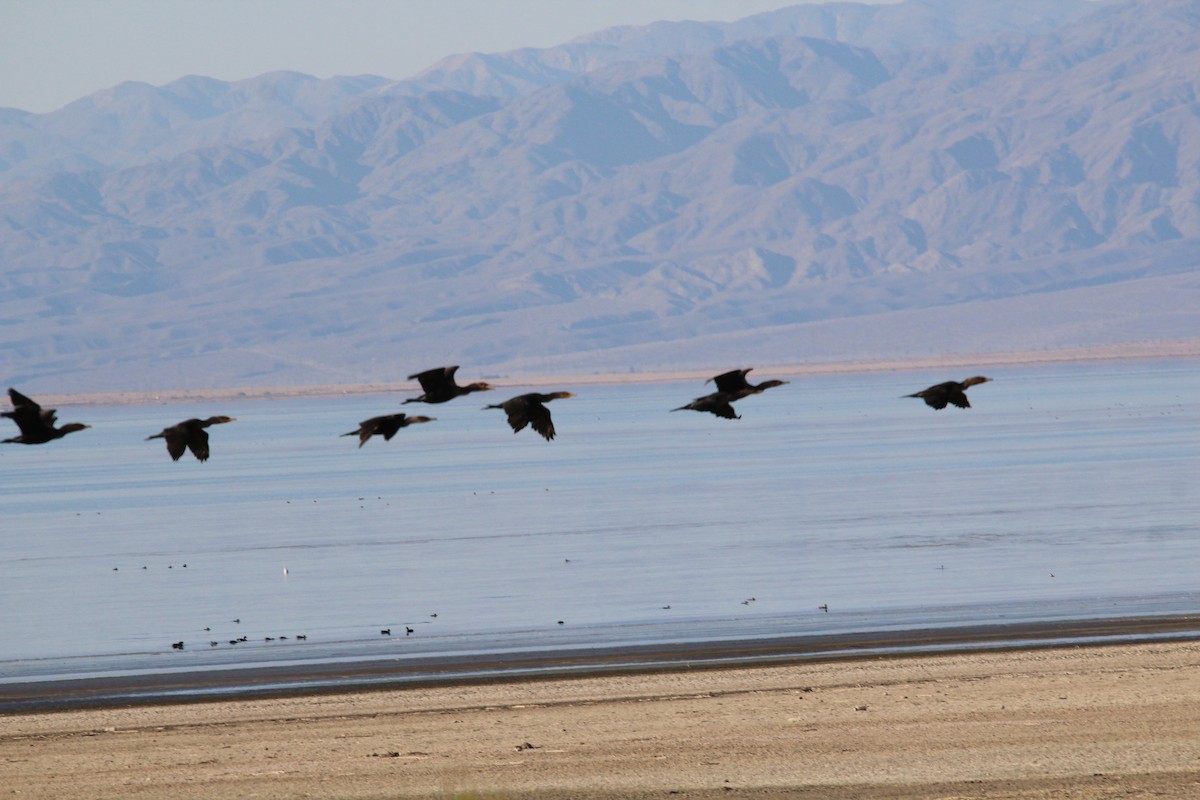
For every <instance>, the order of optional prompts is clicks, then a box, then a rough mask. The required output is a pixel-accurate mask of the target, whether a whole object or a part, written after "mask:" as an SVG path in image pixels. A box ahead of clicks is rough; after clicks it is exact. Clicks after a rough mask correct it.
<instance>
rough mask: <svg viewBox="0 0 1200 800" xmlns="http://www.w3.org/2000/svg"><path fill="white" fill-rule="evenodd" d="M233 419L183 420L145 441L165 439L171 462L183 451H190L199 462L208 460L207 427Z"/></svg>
mask: <svg viewBox="0 0 1200 800" xmlns="http://www.w3.org/2000/svg"><path fill="white" fill-rule="evenodd" d="M233 421H234V419H233V417H209V418H208V419H185V420H184V421H183V422H180V423H179V424H178V425H172V426H171V427H169V428H163V429H162V432H161V433H156V434H154V435H153V436H147V437H146V441H147V442H148V441H150V440H151V439H166V440H167V452H168V453H170V454H171V460H172V461H178V460H179V457H180V456H182V455H183V451H184V450H191V451H192V455H194V456H195V457H196V458H197V459H199V460H200V461H207V460H208V431H206V430H204V429H205V428H207V427H208V426H209V425H220V424H222V423H225V422H233Z"/></svg>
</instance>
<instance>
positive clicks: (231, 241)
mask: <svg viewBox="0 0 1200 800" xmlns="http://www.w3.org/2000/svg"><path fill="white" fill-rule="evenodd" d="M1198 83H1200V7H1197V6H1196V5H1195V4H1194V3H1192V2H1185V1H1184V0H1129V1H1127V2H1115V3H1107V4H1097V3H1090V2H1082V1H1080V2H1053V1H1051V0H1044V1H1042V2H1039V1H1038V0H1023V2H1020V3H1015V2H1014V3H993V2H988V1H987V0H966V1H964V0H908V2H905V3H901V4H899V5H894V6H865V5H857V4H853V3H838V4H830V5H826V6H808V5H805V6H797V7H795V8H791V9H784V10H782V11H778V12H772V13H770V14H764V15H759V16H757V17H751V18H749V19H747V20H742V21H739V22H735V23H727V24H715V23H714V24H700V23H658V24H655V25H651V26H648V27H645V28H618V29H613V30H610V31H604V32H601V33H598V34H596V35H594V36H589V37H584V38H583V39H580V40H577V41H575V42H570V43H567V44H565V45H562V46H560V47H556V48H550V49H547V50H521V51H516V52H513V53H505V54H493V55H480V54H472V55H467V56H462V57H456V58H453V59H448V60H446V61H444V62H442V63H440V64H438V65H435V66H434V67H432V68H431V69H430V70H428V71H427V72H425V73H423V74H422V75H419V76H417V77H416V78H413V79H411V80H408V81H401V82H395V81H388V80H385V79H383V78H376V77H359V78H337V79H333V80H325V81H321V80H316V79H314V78H310V77H307V76H303V75H298V74H294V73H283V74H270V75H264V76H260V77H258V78H254V79H251V80H247V81H240V82H234V83H225V82H221V81H216V80H212V79H208V78H187V79H184V80H181V81H177V82H175V83H172V84H170V85H167V86H163V87H151V86H147V85H144V84H123V85H121V86H118V87H115V88H114V89H112V90H110V91H107V92H102V93H99V94H97V95H93V96H91V97H87V98H83V99H81V100H79V101H77V102H75V103H72V104H71V105H69V106H67V107H65V108H63V109H61V110H59V111H57V112H54V113H51V114H42V115H33V114H25V113H22V112H17V111H12V110H7V111H3V112H0V170H3V171H2V172H0V341H2V342H3V347H4V352H5V362H4V363H5V364H6V370H5V371H6V373H7V376H8V377H7V381H8V382H9V383H16V384H20V385H24V386H29V387H32V388H33V389H36V390H39V391H75V390H104V389H133V390H153V389H165V388H204V387H211V386H222V385H251V384H258V385H282V384H315V383H337V382H362V381H392V380H397V379H399V378H402V377H403V376H404V375H405V374H408V373H409V372H412V371H415V370H417V369H420V368H423V367H426V366H429V365H434V364H441V363H462V364H473V365H475V369H474V370H473V371H474V372H476V373H478V372H481V371H482V372H487V373H489V374H503V373H505V372H509V371H519V372H523V373H525V372H538V371H544V370H550V369H553V370H572V371H592V370H601V371H626V370H628V369H671V368H681V367H688V368H693V367H703V366H705V365H708V364H712V365H714V366H724V365H730V364H742V363H746V364H750V363H753V364H758V365H766V364H768V363H777V364H790V363H806V362H813V361H829V360H843V359H855V360H872V359H879V358H895V357H906V356H910V357H911V356H927V355H930V354H939V353H956V352H957V353H963V352H966V353H974V352H986V351H994V350H1017V349H1038V348H1050V347H1073V346H1087V345H1100V344H1111V343H1119V342H1132V341H1146V340H1154V339H1174V338H1187V337H1200V324H1198V323H1197V321H1196V319H1197V315H1196V314H1195V309H1196V308H1200V269H1198V266H1197V265H1198V264H1200V114H1198V113H1197V112H1198V111H1200V104H1198V103H1197V99H1196V96H1197V89H1198Z"/></svg>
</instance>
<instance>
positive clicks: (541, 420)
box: [526, 403, 554, 442]
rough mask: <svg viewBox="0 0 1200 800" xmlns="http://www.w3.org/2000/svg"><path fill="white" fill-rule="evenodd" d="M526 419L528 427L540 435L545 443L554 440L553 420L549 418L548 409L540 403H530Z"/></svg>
mask: <svg viewBox="0 0 1200 800" xmlns="http://www.w3.org/2000/svg"><path fill="white" fill-rule="evenodd" d="M526 418H527V419H528V421H529V426H530V427H531V428H533V429H534V430H535V431H537V432H538V433H540V434H541V435H542V436H543V437H544V438H545V439H546V441H547V442H548V441H550V440H552V439H553V438H554V420H552V419H551V418H550V409H548V408H546V407H545V406H544V405H542V404H541V403H530V404H529V409H528V412H527V413H526Z"/></svg>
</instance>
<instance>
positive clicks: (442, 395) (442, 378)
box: [404, 366, 492, 403]
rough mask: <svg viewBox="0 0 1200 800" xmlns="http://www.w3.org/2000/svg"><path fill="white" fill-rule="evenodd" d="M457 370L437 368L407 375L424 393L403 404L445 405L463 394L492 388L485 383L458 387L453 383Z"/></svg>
mask: <svg viewBox="0 0 1200 800" xmlns="http://www.w3.org/2000/svg"><path fill="white" fill-rule="evenodd" d="M457 370H458V367H457V366H453V367H437V368H436V369H427V370H425V371H424V372H418V373H417V374H416V375H409V376H408V379H409V380H410V381H411V380H416V381H420V383H421V388H422V389H424V390H425V393H424V394H422V395H421V396H420V397H410V398H408V399H407V400H405V401H404V402H405V403H445V402H446V401H447V400H453V399H454V398H456V397H461V396H463V395H464V394H470V393H471V392H486V391H489V390H490V389H491V388H492V387H491V386H489V385H488V384H486V383H482V382H481V383H468V384H467V385H466V386H459V385H458V384H457V383H456V382H455V381H454V373H455V372H456V371H457Z"/></svg>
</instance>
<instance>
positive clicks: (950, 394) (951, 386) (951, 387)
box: [904, 375, 991, 411]
mask: <svg viewBox="0 0 1200 800" xmlns="http://www.w3.org/2000/svg"><path fill="white" fill-rule="evenodd" d="M990 380H991V378H985V377H983V376H982V375H976V376H975V377H974V378H967V379H966V380H965V381H963V382H962V383H959V382H958V381H946V382H945V383H939V384H937V385H936V386H930V387H929V388H928V389H922V390H921V391H919V392H917V393H915V394H906V395H904V396H905V397H919V398H921V399H922V400H924V401H925V405H927V406H929V407H930V408H935V409H938V410H939V411H940V410H941V409H943V408H945V407H946V406H947V404H950V405H955V406H958V407H959V408H970V407H971V403H970V402H969V401H968V400H967V395H966V390H967V388H968V387H971V386H974V385H975V384H977V383H987V382H988V381H990Z"/></svg>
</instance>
